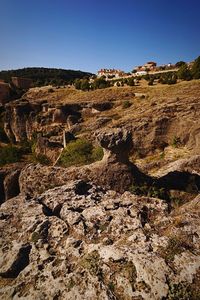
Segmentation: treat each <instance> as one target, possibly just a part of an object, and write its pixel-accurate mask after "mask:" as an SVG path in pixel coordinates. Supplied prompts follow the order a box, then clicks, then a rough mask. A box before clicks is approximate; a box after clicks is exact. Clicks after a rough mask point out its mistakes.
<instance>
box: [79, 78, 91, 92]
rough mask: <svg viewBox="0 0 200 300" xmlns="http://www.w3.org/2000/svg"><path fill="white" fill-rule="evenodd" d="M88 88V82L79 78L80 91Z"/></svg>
mask: <svg viewBox="0 0 200 300" xmlns="http://www.w3.org/2000/svg"><path fill="white" fill-rule="evenodd" d="M89 89H90V83H89V81H88V80H87V79H82V80H81V90H82V91H89Z"/></svg>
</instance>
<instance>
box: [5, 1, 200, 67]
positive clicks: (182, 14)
mask: <svg viewBox="0 0 200 300" xmlns="http://www.w3.org/2000/svg"><path fill="white" fill-rule="evenodd" d="M0 28H1V38H0V70H8V69H15V68H22V67H34V66H35V67H37V66H38V67H39V66H41V67H55V68H64V69H75V70H83V71H91V72H96V71H97V70H98V69H99V68H102V67H103V68H104V67H105V68H106V67H108V68H119V69H122V70H125V71H130V70H132V69H133V67H134V66H136V65H140V64H143V63H145V62H146V61H149V60H153V61H156V62H158V64H163V63H169V62H172V63H175V62H177V61H179V60H184V61H191V60H193V59H194V58H196V57H197V56H199V55H200V0H123V1H122V0H101V1H98V0H0Z"/></svg>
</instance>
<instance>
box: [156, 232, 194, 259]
mask: <svg viewBox="0 0 200 300" xmlns="http://www.w3.org/2000/svg"><path fill="white" fill-rule="evenodd" d="M187 250H189V251H192V250H193V246H192V241H191V240H190V239H189V237H188V236H186V235H179V236H171V237H170V238H169V241H168V244H167V247H166V248H162V249H161V251H160V255H161V256H162V257H163V258H164V259H165V260H166V261H167V262H168V263H170V262H173V260H174V257H175V255H178V254H181V253H182V252H184V251H187Z"/></svg>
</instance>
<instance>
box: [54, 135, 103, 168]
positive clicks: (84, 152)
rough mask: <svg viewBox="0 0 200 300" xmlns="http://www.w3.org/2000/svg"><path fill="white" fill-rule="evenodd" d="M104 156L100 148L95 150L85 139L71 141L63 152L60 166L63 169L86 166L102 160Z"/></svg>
mask: <svg viewBox="0 0 200 300" xmlns="http://www.w3.org/2000/svg"><path fill="white" fill-rule="evenodd" d="M102 156H103V153H102V150H100V148H99V147H98V148H94V147H93V145H92V143H90V142H89V141H87V140H85V139H77V140H75V141H71V142H70V143H69V144H68V145H67V147H66V148H65V149H64V150H63V152H62V155H61V157H60V159H59V164H60V165H62V166H63V167H69V166H72V165H78V166H79V165H85V164H90V163H92V162H94V161H95V160H98V159H100V158H101V157H102Z"/></svg>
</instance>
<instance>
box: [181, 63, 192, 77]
mask: <svg viewBox="0 0 200 300" xmlns="http://www.w3.org/2000/svg"><path fill="white" fill-rule="evenodd" d="M177 76H178V78H179V79H183V80H191V79H192V74H191V71H190V70H189V68H188V66H187V65H186V64H184V65H182V66H181V67H180V68H179V70H178V72H177Z"/></svg>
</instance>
